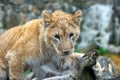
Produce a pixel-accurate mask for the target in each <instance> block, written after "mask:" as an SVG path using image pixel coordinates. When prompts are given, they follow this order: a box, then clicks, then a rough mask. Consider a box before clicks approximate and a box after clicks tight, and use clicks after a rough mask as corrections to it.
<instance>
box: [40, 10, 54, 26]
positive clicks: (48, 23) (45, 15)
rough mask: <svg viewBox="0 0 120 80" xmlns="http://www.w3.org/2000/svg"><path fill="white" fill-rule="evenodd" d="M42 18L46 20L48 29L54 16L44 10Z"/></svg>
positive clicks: (45, 23)
mask: <svg viewBox="0 0 120 80" xmlns="http://www.w3.org/2000/svg"><path fill="white" fill-rule="evenodd" d="M42 16H43V20H44V25H45V27H48V26H49V25H50V23H51V20H52V19H51V18H52V14H51V13H49V12H48V11H47V10H44V11H43V12H42Z"/></svg>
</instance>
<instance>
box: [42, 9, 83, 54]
mask: <svg viewBox="0 0 120 80" xmlns="http://www.w3.org/2000/svg"><path fill="white" fill-rule="evenodd" d="M42 16H43V22H44V27H45V32H44V33H45V34H44V37H45V42H46V44H47V45H48V46H49V47H51V48H53V49H54V50H55V51H56V53H57V54H58V55H61V56H66V55H69V54H71V53H73V51H74V45H75V42H76V40H77V39H78V37H79V34H80V29H79V26H80V22H81V16H82V12H81V11H80V10H78V11H76V12H74V13H71V14H68V13H65V12H63V11H55V12H53V13H49V12H48V11H46V10H45V11H43V13H42Z"/></svg>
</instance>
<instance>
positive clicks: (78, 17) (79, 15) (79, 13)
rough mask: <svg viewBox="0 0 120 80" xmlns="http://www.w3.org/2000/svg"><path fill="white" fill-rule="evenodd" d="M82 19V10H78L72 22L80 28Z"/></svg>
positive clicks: (73, 15)
mask: <svg viewBox="0 0 120 80" xmlns="http://www.w3.org/2000/svg"><path fill="white" fill-rule="evenodd" d="M81 18H82V11H81V10H77V11H75V12H74V13H73V14H72V20H73V22H74V23H75V24H76V25H78V26H79V25H80V23H81Z"/></svg>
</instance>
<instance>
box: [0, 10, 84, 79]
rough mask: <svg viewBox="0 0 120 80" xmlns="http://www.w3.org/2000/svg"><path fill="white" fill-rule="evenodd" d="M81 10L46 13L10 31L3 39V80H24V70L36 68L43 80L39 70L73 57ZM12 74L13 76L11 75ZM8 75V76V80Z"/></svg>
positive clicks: (0, 54) (0, 73) (0, 59)
mask: <svg viewBox="0 0 120 80" xmlns="http://www.w3.org/2000/svg"><path fill="white" fill-rule="evenodd" d="M81 16H82V12H81V11H80V10H78V11H76V12H74V13H72V14H68V13H65V12H63V11H59V10H58V11H55V12H53V13H49V12H48V11H46V10H45V11H43V13H42V17H43V18H41V19H35V20H32V21H29V22H27V23H26V24H24V25H21V26H17V27H14V28H12V29H9V30H8V31H6V32H5V33H3V34H2V35H1V36H0V80H6V79H7V77H8V76H9V79H10V80H24V79H23V78H24V75H23V74H24V68H25V67H26V66H28V67H30V68H32V70H33V71H34V72H35V74H36V76H37V78H38V79H39V77H38V76H39V67H40V65H42V64H45V63H47V62H49V61H52V62H54V63H56V64H57V63H58V62H59V60H60V59H61V58H62V57H65V56H66V55H69V54H71V53H73V51H74V45H75V42H76V40H77V38H78V36H79V34H80V31H79V25H80V21H81ZM8 72H9V73H8ZM7 75H8V76H7Z"/></svg>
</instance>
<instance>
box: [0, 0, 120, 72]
mask: <svg viewBox="0 0 120 80" xmlns="http://www.w3.org/2000/svg"><path fill="white" fill-rule="evenodd" d="M45 9H46V10H50V11H54V10H57V9H59V10H63V11H65V12H74V11H76V10H78V9H80V10H82V12H83V18H82V23H81V26H80V29H81V34H80V37H79V39H78V41H77V44H76V50H75V51H76V52H84V53H86V52H88V51H90V50H92V49H97V50H98V52H99V54H100V55H103V56H107V57H110V58H111V59H112V60H113V61H114V63H115V66H116V68H117V70H118V72H119V73H120V0H0V34H1V33H3V32H4V31H5V30H7V29H9V28H11V27H14V26H16V25H22V24H24V23H26V22H27V21H29V20H32V19H35V18H40V17H41V12H42V11H43V10H45Z"/></svg>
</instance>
